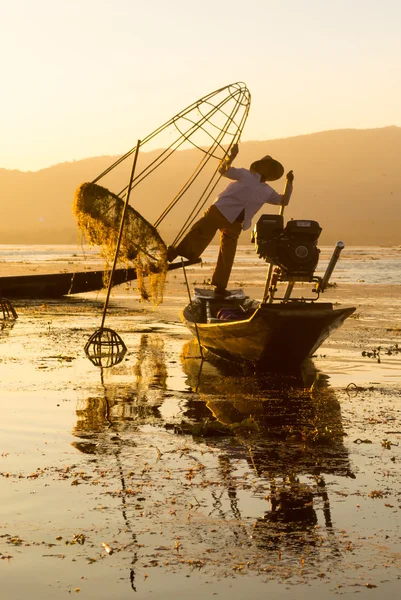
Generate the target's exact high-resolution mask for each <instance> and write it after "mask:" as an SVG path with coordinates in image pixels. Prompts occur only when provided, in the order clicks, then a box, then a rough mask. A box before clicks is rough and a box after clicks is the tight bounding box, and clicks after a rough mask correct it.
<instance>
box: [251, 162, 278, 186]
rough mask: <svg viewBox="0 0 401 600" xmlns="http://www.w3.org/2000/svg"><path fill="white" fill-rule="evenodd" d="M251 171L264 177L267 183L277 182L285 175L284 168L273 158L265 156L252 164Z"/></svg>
mask: <svg viewBox="0 0 401 600" xmlns="http://www.w3.org/2000/svg"><path fill="white" fill-rule="evenodd" d="M251 170H252V171H256V172H257V173H259V175H262V177H264V178H265V179H266V181H276V179H280V177H282V176H283V174H284V167H283V165H282V164H281V163H279V162H278V160H274V158H272V157H271V156H264V157H263V158H261V159H260V160H257V161H255V162H254V163H252V164H251Z"/></svg>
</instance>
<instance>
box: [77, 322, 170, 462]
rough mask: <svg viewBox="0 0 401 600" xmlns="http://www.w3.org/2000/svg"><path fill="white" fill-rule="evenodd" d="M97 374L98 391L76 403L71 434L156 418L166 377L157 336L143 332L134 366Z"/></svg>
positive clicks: (83, 433)
mask: <svg viewBox="0 0 401 600" xmlns="http://www.w3.org/2000/svg"><path fill="white" fill-rule="evenodd" d="M100 373H101V383H102V394H101V395H96V396H92V397H89V398H86V399H85V400H84V401H81V402H79V404H78V407H77V417H78V420H77V424H76V426H75V429H74V433H75V435H77V436H78V437H84V438H87V437H88V436H87V434H98V433H101V432H102V430H103V429H104V428H109V427H111V426H112V427H114V428H115V429H117V430H123V429H127V428H128V429H129V428H130V427H132V422H134V423H135V422H136V421H140V422H143V421H144V420H150V421H151V420H152V419H160V413H159V407H160V406H161V404H162V403H163V400H164V390H165V389H166V379H167V369H166V364H165V357H164V345H163V340H162V338H161V337H159V336H156V335H148V334H143V335H142V336H141V340H140V345H139V349H138V353H137V360H136V363H135V365H134V366H128V365H127V364H126V363H123V364H120V365H116V366H114V367H113V368H112V370H107V371H103V369H101V372H100ZM127 379H128V381H126V380H127ZM90 446H91V445H90ZM80 449H81V450H84V448H83V447H81V448H80ZM89 451H91V450H90V449H89Z"/></svg>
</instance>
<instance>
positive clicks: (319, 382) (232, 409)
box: [182, 340, 355, 556]
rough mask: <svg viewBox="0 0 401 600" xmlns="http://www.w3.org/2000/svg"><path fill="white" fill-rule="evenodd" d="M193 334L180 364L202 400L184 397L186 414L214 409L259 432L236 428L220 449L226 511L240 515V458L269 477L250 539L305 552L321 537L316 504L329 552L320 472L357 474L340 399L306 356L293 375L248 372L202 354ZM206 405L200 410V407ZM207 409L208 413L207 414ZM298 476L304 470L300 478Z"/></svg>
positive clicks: (219, 416) (200, 415)
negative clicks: (235, 439)
mask: <svg viewBox="0 0 401 600" xmlns="http://www.w3.org/2000/svg"><path fill="white" fill-rule="evenodd" d="M196 355H197V344H196V342H195V341H194V340H192V341H191V342H189V343H188V344H187V345H186V346H184V349H183V353H182V364H183V369H184V371H185V373H186V374H187V377H188V379H187V383H188V384H189V385H190V386H191V387H192V388H193V389H194V390H197V392H198V393H199V396H200V399H201V400H203V402H197V401H189V402H188V405H187V410H186V414H187V416H188V417H189V418H190V419H191V420H192V421H194V422H196V421H197V420H199V419H205V418H206V419H208V418H211V417H213V418H214V419H216V420H217V421H218V422H219V423H221V424H223V425H225V426H227V427H229V428H231V429H234V431H238V430H239V429H241V424H245V426H246V427H245V428H244V431H246V429H247V428H248V429H249V428H250V429H251V430H252V431H255V430H256V431H257V432H258V433H257V435H253V436H250V437H247V436H246V435H243V436H242V439H241V446H242V448H241V447H240V448H239V447H238V445H233V447H231V448H230V449H228V448H226V451H227V453H226V455H223V456H221V457H220V463H221V476H222V479H223V481H224V482H225V483H226V484H227V492H228V496H229V498H230V504H231V509H232V514H233V516H234V517H236V518H238V519H240V518H241V515H240V511H239V498H238V497H237V493H236V490H235V487H233V486H231V487H230V485H229V482H230V481H231V482H232V463H233V461H234V460H238V458H240V457H242V458H244V459H245V460H246V461H247V462H248V464H249V466H250V467H251V468H252V469H253V471H254V473H255V475H256V476H257V477H258V478H263V479H264V480H265V481H267V482H269V487H270V490H269V493H268V494H267V496H266V500H268V502H269V504H270V510H268V511H266V513H265V514H264V515H263V516H261V517H259V518H257V520H256V521H255V523H254V526H253V531H252V536H251V537H252V539H253V540H254V541H255V543H256V544H257V546H258V547H261V548H264V549H265V550H269V551H271V550H277V551H279V552H281V551H282V550H283V547H286V549H287V550H288V547H290V548H291V549H292V551H293V552H294V551H295V552H300V553H301V554H302V553H303V552H305V548H306V547H308V552H311V548H313V547H314V546H318V545H320V544H321V539H322V538H321V535H320V533H319V528H317V527H316V524H317V521H318V519H317V515H316V510H315V506H314V505H315V504H318V505H320V506H322V511H323V515H324V523H325V526H326V529H327V531H328V532H329V538H330V541H331V543H330V546H331V551H332V552H333V555H335V556H339V555H340V553H339V551H338V547H337V543H336V541H335V539H334V537H333V535H332V526H333V525H332V517H331V511H330V503H329V496H328V491H327V486H326V482H325V476H326V475H335V476H342V477H350V478H355V475H354V474H353V473H352V471H351V467H350V464H349V458H348V452H347V449H346V448H345V446H344V444H343V438H344V431H343V426H342V420H341V407H340V404H339V402H338V400H337V398H336V396H335V393H334V390H332V389H330V387H329V386H328V378H327V376H324V375H323V374H321V373H318V372H317V371H316V369H315V368H314V367H313V365H312V364H308V365H306V366H305V367H304V369H303V371H302V372H300V373H299V375H298V376H285V375H272V374H270V375H266V376H264V377H257V378H256V377H252V376H250V375H249V373H247V372H244V373H241V372H239V371H238V366H235V367H233V366H232V365H231V364H230V363H228V362H225V361H218V360H214V364H212V363H211V362H210V359H211V360H213V357H211V356H210V357H209V361H204V362H201V361H200V360H198V359H196V358H193V357H196ZM205 409H206V410H205ZM208 413H209V414H208ZM301 477H304V478H307V482H305V481H304V482H302V481H301Z"/></svg>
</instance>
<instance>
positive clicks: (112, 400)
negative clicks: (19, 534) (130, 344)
mask: <svg viewBox="0 0 401 600" xmlns="http://www.w3.org/2000/svg"><path fill="white" fill-rule="evenodd" d="M107 366H108V367H109V365H107ZM107 375H109V371H107ZM121 375H128V377H129V385H128V386H127V385H123V384H121V383H119V384H118V383H117V384H114V383H113V377H117V379H118V380H119V381H120V378H121ZM166 379H167V369H166V365H165V359H164V346H163V340H162V339H161V338H160V337H158V336H149V335H148V334H143V335H142V336H141V340H140V345H139V351H138V355H137V361H136V364H135V365H134V367H133V368H129V367H126V366H119V367H117V366H116V364H115V365H114V368H113V372H112V375H110V380H111V381H110V382H105V372H104V371H103V368H101V383H102V387H103V395H102V396H96V397H90V398H87V399H86V400H85V402H84V403H83V405H82V406H81V405H79V406H78V407H77V411H76V412H77V417H78V420H77V424H76V426H75V429H74V434H75V435H76V436H77V437H79V438H82V439H81V440H80V441H79V442H73V446H75V447H76V448H77V449H78V450H80V451H81V452H84V453H87V454H101V453H106V454H114V456H115V460H116V465H117V470H118V476H119V479H120V484H121V512H122V517H123V519H124V522H125V532H126V533H129V534H130V535H131V538H132V542H131V545H132V546H133V547H136V546H137V544H138V542H137V535H136V532H135V530H134V529H133V527H132V525H131V519H130V518H129V516H128V511H127V492H128V490H130V488H129V486H128V485H127V483H126V477H125V475H124V468H123V464H122V461H121V458H120V452H121V444H122V443H123V439H122V438H121V437H120V435H121V434H122V433H124V431H129V430H130V429H132V427H133V426H134V427H135V425H136V423H135V422H136V421H138V420H140V421H142V422H143V421H144V420H152V419H154V418H160V415H159V406H160V405H161V404H162V402H163V398H164V390H165V389H166ZM105 434H106V435H105ZM137 560H138V558H137V552H136V551H134V552H133V556H132V559H131V566H130V569H129V581H130V586H131V589H132V590H133V591H135V592H136V584H135V568H134V567H135V564H136V562H137Z"/></svg>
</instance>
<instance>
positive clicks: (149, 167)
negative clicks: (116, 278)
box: [74, 82, 251, 347]
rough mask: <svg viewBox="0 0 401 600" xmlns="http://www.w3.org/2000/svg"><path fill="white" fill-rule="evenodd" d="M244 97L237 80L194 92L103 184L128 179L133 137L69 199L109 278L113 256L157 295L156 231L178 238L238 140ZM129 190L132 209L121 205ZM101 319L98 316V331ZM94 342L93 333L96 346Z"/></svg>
mask: <svg viewBox="0 0 401 600" xmlns="http://www.w3.org/2000/svg"><path fill="white" fill-rule="evenodd" d="M250 101H251V96H250V93H249V90H248V89H247V87H246V85H245V84H244V83H241V82H237V83H234V84H231V85H228V86H225V87H223V88H220V89H218V90H216V91H214V92H212V93H211V94H208V95H207V96H204V97H203V98H200V99H199V100H197V101H196V102H194V103H193V104H191V105H190V106H188V107H187V108H185V109H184V110H182V111H181V112H179V113H178V114H176V115H175V116H174V117H173V118H172V119H170V120H169V121H167V122H166V123H164V124H163V125H161V126H160V127H158V128H157V129H155V130H154V131H153V132H152V133H151V134H149V135H148V136H146V137H145V138H144V139H143V140H141V142H140V148H141V153H140V161H139V163H138V164H139V167H137V168H136V169H135V167H134V168H132V171H131V177H130V178H129V183H128V185H125V187H123V188H122V189H121V190H120V191H119V192H117V193H115V192H112V191H110V190H109V189H108V188H109V187H110V185H111V184H112V185H113V187H114V186H115V185H116V181H118V180H119V178H118V176H117V175H116V173H117V171H119V172H120V174H121V173H123V174H124V175H123V177H124V178H125V181H126V180H127V177H126V175H127V174H126V170H125V171H124V165H129V164H130V163H131V161H132V157H133V155H134V156H135V159H134V162H136V160H137V158H138V149H139V142H138V144H137V145H136V146H135V147H134V148H132V149H131V150H129V151H128V152H127V153H126V154H124V155H123V156H121V157H120V158H119V159H118V160H117V161H115V162H114V163H113V164H112V165H111V166H110V167H108V168H107V169H106V170H105V171H103V172H102V173H101V174H100V175H99V176H98V177H96V179H94V180H93V181H92V182H90V183H88V182H87V183H83V184H82V185H80V186H79V187H78V189H77V191H76V195H75V201H74V213H75V215H76V218H77V221H78V226H79V228H80V230H81V232H82V233H83V235H84V238H85V239H86V241H87V242H88V243H89V244H91V245H98V246H100V248H101V253H102V256H103V257H104V259H105V261H106V263H110V262H111V258H112V256H113V254H114V257H115V262H114V266H113V269H112V272H111V275H110V277H111V279H112V277H113V273H114V269H115V266H116V263H117V260H118V261H120V262H122V263H124V264H125V265H127V266H134V267H135V268H136V271H137V278H138V289H139V292H140V295H141V298H142V299H144V300H148V299H151V300H152V302H153V303H154V304H158V303H160V302H162V301H163V291H164V284H165V279H166V273H167V270H168V266H167V257H166V254H167V253H166V244H165V242H164V241H163V239H162V229H163V228H164V230H165V231H166V232H167V233H166V234H163V235H166V236H169V237H170V236H171V233H170V232H171V231H173V232H174V236H175V237H174V239H173V240H171V243H172V244H177V243H178V242H179V241H180V239H182V237H183V236H184V235H185V234H186V232H187V231H188V229H189V228H190V227H191V225H192V224H193V222H194V221H195V219H196V218H197V217H198V215H199V213H200V212H201V211H202V210H203V209H204V208H205V206H206V204H207V202H208V200H209V199H210V197H211V195H212V194H213V191H214V190H215V188H216V185H217V184H218V182H219V180H220V177H221V175H220V174H219V172H218V168H219V164H220V161H221V160H222V159H223V158H224V157H225V156H226V155H227V153H229V151H230V149H231V147H232V146H233V145H234V144H236V143H238V141H239V139H240V136H241V133H242V130H243V128H244V125H245V122H246V119H247V116H248V112H249V108H250ZM154 148H159V149H158V150H154ZM160 148H162V149H161V150H160ZM186 149H190V150H191V160H190V161H189V162H188V161H187V163H186V165H185V168H184V167H183V166H182V165H181V164H180V163H177V161H175V162H174V158H173V155H175V153H176V151H177V150H186ZM145 150H146V151H145ZM175 158H177V155H175ZM216 159H217V160H216ZM167 161H168V162H167ZM156 171H157V173H156ZM150 175H152V178H149V176H150ZM157 177H159V178H160V179H161V181H160V185H159V187H158V192H157V194H158V196H159V194H161V195H163V198H162V201H160V198H157V200H158V202H157V205H158V206H162V207H163V208H162V212H161V214H159V215H157V214H155V212H154V211H155V205H156V202H155V201H154V200H155V198H154V196H152V195H150V196H148V195H147V194H146V191H144V188H145V187H146V183H147V182H148V181H149V179H152V181H153V180H155V179H156V178H157ZM100 180H102V183H103V181H104V182H106V184H105V186H101V185H99V181H100ZM109 182H110V183H109ZM173 183H175V184H177V189H176V191H175V192H173V193H171V189H172V186H173ZM106 185H107V187H106ZM117 185H118V184H117ZM138 186H140V187H139V189H138V190H137V189H136V188H138ZM134 189H135V199H136V200H134V202H133V203H134V204H135V209H134V208H133V207H132V206H129V205H128V201H129V197H130V194H131V192H132V191H133V190H134ZM153 194H154V188H153ZM151 223H153V224H151ZM117 246H118V248H119V250H118V251H117V252H116V247H117ZM105 283H107V282H105ZM109 283H110V284H111V281H110V282H109ZM109 288H110V286H109ZM106 308H107V307H105V311H106ZM105 311H104V316H105ZM103 325H104V318H103V323H102V327H101V329H100V330H99V331H100V334H101V330H102V329H103ZM116 335H117V334H116ZM100 337H101V336H100ZM121 341H122V340H121ZM98 342H99V337H98V339H97V341H96V346H97V347H99V343H98Z"/></svg>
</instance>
